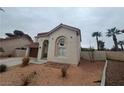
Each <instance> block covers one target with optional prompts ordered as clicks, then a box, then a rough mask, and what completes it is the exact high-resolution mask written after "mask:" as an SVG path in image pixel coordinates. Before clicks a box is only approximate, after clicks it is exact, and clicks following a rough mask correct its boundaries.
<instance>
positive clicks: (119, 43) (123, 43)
mask: <svg viewBox="0 0 124 93" xmlns="http://www.w3.org/2000/svg"><path fill="white" fill-rule="evenodd" d="M118 45H120V46H121V50H122V51H123V50H124V48H123V45H124V41H118Z"/></svg>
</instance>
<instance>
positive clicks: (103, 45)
mask: <svg viewBox="0 0 124 93" xmlns="http://www.w3.org/2000/svg"><path fill="white" fill-rule="evenodd" d="M98 43H99V49H100V50H104V49H105V48H104V47H105V42H103V41H102V40H99V41H98Z"/></svg>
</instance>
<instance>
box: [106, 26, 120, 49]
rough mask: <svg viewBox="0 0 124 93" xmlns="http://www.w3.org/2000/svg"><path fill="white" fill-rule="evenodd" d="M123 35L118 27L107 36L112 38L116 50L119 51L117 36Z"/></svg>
mask: <svg viewBox="0 0 124 93" xmlns="http://www.w3.org/2000/svg"><path fill="white" fill-rule="evenodd" d="M118 34H121V32H120V30H118V29H116V27H114V28H111V29H108V32H107V33H106V36H108V37H112V38H113V41H114V45H115V50H118V42H117V37H116V35H118Z"/></svg>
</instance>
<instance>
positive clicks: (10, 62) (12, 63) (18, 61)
mask: <svg viewBox="0 0 124 93" xmlns="http://www.w3.org/2000/svg"><path fill="white" fill-rule="evenodd" d="M21 63H22V57H13V58H5V59H0V64H5V65H7V66H8V67H10V66H15V65H18V64H21Z"/></svg>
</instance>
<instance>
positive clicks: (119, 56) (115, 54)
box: [81, 51, 124, 61]
mask: <svg viewBox="0 0 124 93" xmlns="http://www.w3.org/2000/svg"><path fill="white" fill-rule="evenodd" d="M106 56H107V57H108V58H109V59H112V60H119V61H124V51H94V52H91V51H82V52H81V57H82V58H84V59H86V60H91V58H93V59H94V60H105V59H106Z"/></svg>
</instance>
